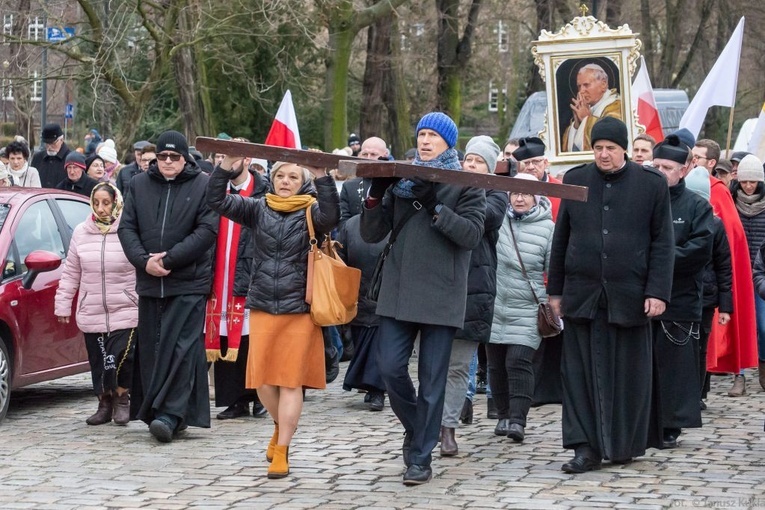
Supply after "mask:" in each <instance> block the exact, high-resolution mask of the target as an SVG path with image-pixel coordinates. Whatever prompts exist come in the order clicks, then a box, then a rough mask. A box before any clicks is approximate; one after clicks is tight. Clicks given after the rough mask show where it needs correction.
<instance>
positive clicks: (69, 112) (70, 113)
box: [64, 103, 74, 119]
mask: <svg viewBox="0 0 765 510" xmlns="http://www.w3.org/2000/svg"><path fill="white" fill-rule="evenodd" d="M64 118H66V119H73V118H74V105H73V104H72V103H66V109H65V110H64Z"/></svg>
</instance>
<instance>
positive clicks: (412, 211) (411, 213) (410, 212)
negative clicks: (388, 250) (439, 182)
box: [388, 206, 419, 246]
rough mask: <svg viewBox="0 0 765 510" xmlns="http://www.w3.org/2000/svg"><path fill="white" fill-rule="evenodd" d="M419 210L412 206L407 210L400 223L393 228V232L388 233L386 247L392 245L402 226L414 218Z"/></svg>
mask: <svg viewBox="0 0 765 510" xmlns="http://www.w3.org/2000/svg"><path fill="white" fill-rule="evenodd" d="M418 210H419V209H417V208H415V207H414V206H412V208H411V209H409V210H407V212H406V213H405V214H404V217H403V218H401V221H399V222H398V225H396V226H395V227H393V230H392V231H391V233H390V237H389V238H388V245H391V246H392V245H393V243H394V242H395V241H396V238H397V237H398V234H399V232H401V229H403V228H404V225H405V224H406V222H407V221H409V219H410V218H411V217H412V216H414V215H415V214H416V213H417V211H418Z"/></svg>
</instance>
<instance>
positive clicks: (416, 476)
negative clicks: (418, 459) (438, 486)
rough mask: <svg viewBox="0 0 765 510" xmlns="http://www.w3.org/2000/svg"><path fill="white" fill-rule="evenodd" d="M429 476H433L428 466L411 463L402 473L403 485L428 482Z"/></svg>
mask: <svg viewBox="0 0 765 510" xmlns="http://www.w3.org/2000/svg"><path fill="white" fill-rule="evenodd" d="M431 478H433V470H432V469H430V466H421V465H419V464H412V465H411V466H409V467H408V468H406V473H404V485H422V484H424V483H428V482H429V481H430V479H431Z"/></svg>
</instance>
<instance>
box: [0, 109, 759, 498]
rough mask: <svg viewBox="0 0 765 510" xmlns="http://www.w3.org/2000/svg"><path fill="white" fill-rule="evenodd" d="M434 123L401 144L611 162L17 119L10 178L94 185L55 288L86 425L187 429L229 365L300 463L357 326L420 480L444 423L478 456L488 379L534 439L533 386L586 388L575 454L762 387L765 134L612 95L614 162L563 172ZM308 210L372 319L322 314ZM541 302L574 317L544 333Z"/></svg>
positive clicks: (535, 145)
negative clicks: (390, 173)
mask: <svg viewBox="0 0 765 510" xmlns="http://www.w3.org/2000/svg"><path fill="white" fill-rule="evenodd" d="M415 132H416V147H415V148H413V149H411V150H410V151H407V153H406V154H404V155H402V156H404V157H403V158H402V159H406V160H408V161H409V162H410V163H411V164H413V165H417V166H423V167H429V168H431V169H437V170H439V171H446V172H468V173H475V174H498V175H499V170H500V165H498V162H500V161H507V164H503V165H501V169H502V171H503V172H504V173H505V175H506V178H508V179H517V180H528V181H533V182H548V183H553V184H556V183H558V184H559V183H561V182H562V183H564V184H574V185H579V186H586V187H587V188H588V190H589V191H588V193H589V195H588V200H587V201H586V202H578V201H573V200H565V199H563V200H562V199H559V198H555V197H547V196H543V195H541V194H533V193H521V192H509V193H508V192H504V191H498V190H489V189H483V188H482V187H470V186H458V185H452V184H445V183H441V182H438V183H436V182H430V181H427V180H424V179H422V178H419V177H413V178H408V179H400V178H392V177H378V178H367V177H365V178H361V177H352V178H348V177H346V176H344V175H342V174H338V173H337V172H336V171H335V170H334V169H328V168H318V167H314V166H309V165H308V164H302V165H297V164H293V163H287V162H271V164H269V163H268V162H266V161H262V160H256V159H252V158H246V157H239V156H236V155H226V154H212V155H210V156H209V158H205V157H204V155H203V154H201V153H199V152H198V151H196V150H195V149H194V148H193V147H189V144H188V141H187V139H186V138H185V136H184V135H182V134H181V133H179V132H176V131H166V132H164V133H162V134H161V135H160V136H159V137H158V138H157V139H156V142H154V143H152V142H150V141H145V140H144V141H138V142H136V143H135V144H134V145H133V147H132V154H130V156H131V158H130V159H131V161H125V163H126V164H122V163H121V162H120V160H119V158H118V153H117V149H118V148H117V147H116V146H115V144H114V141H113V140H112V139H106V140H102V138H101V135H100V134H99V133H98V132H97V131H95V130H91V131H90V132H89V133H88V136H87V137H86V143H85V144H84V148H82V149H76V150H70V148H69V147H68V146H67V144H66V143H65V141H64V139H63V133H62V132H61V128H60V126H58V125H56V124H50V125H46V126H44V128H43V132H42V140H43V144H44V150H42V151H40V152H37V153H35V154H34V155H32V154H31V151H30V149H29V147H28V145H27V144H26V141H25V140H23V139H21V138H17V139H16V140H14V141H13V142H11V143H9V144H8V145H7V146H6V147H5V148H4V149H3V150H2V152H0V157H1V158H2V159H1V161H2V162H1V163H0V182H2V183H3V185H6V186H21V187H43V188H45V187H47V188H57V189H63V190H68V191H72V192H75V193H79V194H82V195H84V196H86V197H88V198H89V199H90V204H91V209H92V214H91V215H90V216H89V217H88V218H83V220H84V221H83V223H81V224H80V225H79V226H77V228H76V229H75V231H74V233H73V235H72V239H71V243H70V246H69V252H68V255H67V257H66V260H65V265H64V271H63V275H62V278H61V282H60V284H59V288H58V291H57V294H56V305H55V314H56V316H57V317H58V320H59V321H60V322H69V321H71V320H72V317H71V316H72V315H73V313H74V316H75V318H74V319H75V320H76V322H77V325H78V326H79V328H80V329H81V330H82V331H83V333H84V334H85V342H86V348H87V352H88V359H89V362H90V366H91V372H92V380H93V389H94V393H95V395H96V397H97V398H98V407H97V409H96V411H95V413H94V414H93V415H92V416H90V417H88V418H87V419H86V423H87V424H88V425H102V424H106V423H109V422H112V421H113V422H114V423H116V424H118V425H125V424H127V423H128V422H129V421H130V420H141V421H143V422H145V423H146V424H147V425H148V427H149V432H150V434H151V435H152V436H153V437H154V438H155V439H156V440H158V441H160V442H163V443H170V442H172V441H173V439H174V438H175V437H177V435H178V434H179V433H182V432H183V431H184V430H185V429H186V428H187V427H189V426H192V427H210V424H211V419H210V418H211V414H210V401H209V399H210V393H209V388H208V370H209V368H210V366H211V365H214V367H215V369H214V374H215V376H214V379H215V404H216V406H218V407H225V409H224V410H223V411H222V412H220V413H219V414H217V418H218V419H221V420H224V419H232V418H239V417H243V416H247V415H249V414H250V412H251V413H252V415H253V416H255V417H264V416H265V415H266V414H268V416H269V417H270V418H271V419H272V420H273V424H274V429H273V435H272V438H271V440H270V441H269V443H268V445H267V447H266V449H265V450H266V451H265V457H266V460H267V462H268V463H269V467H268V470H267V476H268V478H283V477H286V476H288V475H289V472H290V470H289V448H290V444H291V442H292V438H293V436H294V434H295V433H296V431H297V429H298V425H299V420H300V416H301V413H302V410H303V401H304V395H305V391H306V389H323V388H325V387H326V385H327V384H328V382H331V380H332V379H333V377H332V376H331V375H330V372H331V371H332V369H331V363H330V360H329V358H330V357H331V355H329V354H328V353H332V352H334V351H337V350H345V351H346V353H347V358H348V359H349V360H350V363H349V365H348V369H347V370H346V374H345V378H344V380H343V383H342V386H343V389H345V390H348V391H352V390H358V391H360V392H363V393H364V395H365V396H364V401H365V403H366V404H367V405H368V409H369V410H370V411H376V412H379V411H382V410H383V409H384V407H385V401H386V397H387V399H388V401H389V405H390V407H391V409H392V411H393V413H394V414H395V415H396V417H397V418H398V420H399V421H400V423H401V426H402V429H403V430H402V433H403V434H402V435H403V440H402V460H403V463H404V465H405V472H404V474H403V483H404V484H406V485H419V484H423V483H427V482H428V481H429V480H430V479H431V478H432V475H433V471H432V463H433V456H432V453H433V451H434V450H435V449H436V448H437V447H438V451H439V453H440V456H441V457H453V456H456V455H459V445H458V437H457V430H458V429H459V427H460V426H461V425H462V426H464V425H470V424H471V423H472V421H473V419H472V417H473V400H474V399H475V395H476V394H477V393H485V394H486V395H487V398H488V403H489V404H490V405H489V406H488V407H489V418H492V419H495V420H496V423H495V426H494V429H493V433H494V435H496V436H500V437H508V438H510V439H511V440H512V441H514V442H523V441H524V440H525V438H526V435H527V429H528V422H527V420H528V415H529V410H530V408H531V406H533V405H542V404H546V403H561V404H562V406H563V414H562V423H561V428H562V443H563V447H564V448H565V449H569V450H572V451H573V458H572V459H571V460H570V461H568V462H566V463H565V464H563V466H562V470H563V471H565V472H567V473H584V472H587V471H591V470H595V469H601V468H602V463H603V461H610V462H611V463H613V464H624V463H629V462H632V461H633V460H634V459H635V458H637V457H640V456H642V455H644V454H645V452H646V450H647V449H648V448H677V447H678V445H679V444H680V443H679V438H680V436H681V434H682V432H683V430H684V429H687V428H694V427H701V426H702V424H703V419H702V411H703V410H704V409H705V408H706V404H705V402H704V400H705V399H706V396H707V392H708V389H709V379H710V374H712V373H718V374H730V375H732V378H733V381H732V382H733V385H732V387H731V389H730V391H729V392H728V395H729V396H731V397H742V396H744V395H746V392H747V387H746V375H747V372H746V370H747V369H750V368H754V367H757V368H758V369H759V384H760V386H762V388H763V390H765V360H763V358H765V262H764V261H765V252H764V250H765V169H764V168H763V163H762V161H760V160H759V159H758V158H757V157H756V156H755V155H752V154H746V153H733V154H732V155H731V157H730V158H729V159H728V160H725V159H721V150H720V147H719V145H718V144H717V143H715V142H714V141H712V140H695V139H694V137H693V136H692V135H691V133H689V132H688V131H687V130H680V131H679V132H677V133H675V134H672V135H669V136H667V137H666V138H665V139H664V140H663V141H662V142H661V143H658V144H657V143H656V142H655V140H653V139H652V138H650V137H649V136H647V135H644V134H643V135H639V136H638V137H637V138H636V139H635V140H632V141H630V140H629V138H628V131H627V127H626V126H625V124H624V123H623V122H622V121H620V120H618V119H615V118H612V117H604V118H602V119H601V120H599V121H598V122H596V123H595V124H594V125H593V126H592V130H591V144H592V151H593V159H594V161H593V162H591V163H588V164H583V165H580V166H577V167H574V168H572V169H570V170H568V171H567V172H565V174H564V175H563V177H562V181H561V180H558V179H556V178H555V177H553V176H552V175H550V164H549V161H548V159H547V158H546V156H545V154H546V146H545V143H544V141H543V140H541V139H539V138H536V137H529V138H523V139H520V140H509V141H508V142H507V143H506V144H505V146H504V147H499V146H498V145H497V144H496V143H495V142H494V140H493V139H492V138H491V137H488V136H476V137H473V138H472V139H470V140H469V142H468V143H467V145H466V146H465V149H464V151H459V150H457V142H458V129H457V126H456V124H455V123H454V122H453V120H452V119H451V118H449V117H448V116H447V115H445V114H444V113H441V112H431V113H428V114H427V115H425V116H423V117H422V118H421V119H420V121H419V123H418V124H417V127H416V130H415ZM219 137H221V135H219ZM235 140H238V141H243V142H246V141H247V140H245V139H242V138H238V139H235ZM348 142H349V145H348V147H347V148H343V149H339V150H336V151H335V153H337V154H342V155H347V156H356V157H359V158H364V159H369V160H373V161H388V160H392V159H394V158H393V155H391V153H390V150H389V149H388V146H387V144H386V142H385V141H384V140H383V139H381V138H379V137H377V136H371V137H369V138H367V139H365V140H362V139H361V138H360V137H358V136H357V135H355V134H352V135H351V136H350V137H349V140H348ZM630 142H631V143H630ZM630 145H631V146H632V154H631V155H630V154H628V149H629V147H630ZM307 161H310V158H308V159H307ZM309 221H310V222H311V226H312V227H313V229H314V230H315V231H316V232H317V233H318V234H319V235H318V236H317V237H319V238H323V237H324V236H325V234H326V235H331V236H335V237H336V238H337V240H338V241H339V243H340V245H339V246H340V254H341V256H342V257H343V258H344V259H345V261H346V262H347V263H348V264H349V265H351V266H353V267H358V268H359V269H361V272H362V282H361V289H360V293H359V303H358V314H357V316H356V317H355V318H354V320H353V321H352V322H351V323H350V324H348V325H341V326H338V327H331V328H322V327H320V326H317V325H316V324H314V322H313V321H312V320H311V316H310V313H309V312H310V305H309V304H308V303H307V302H306V299H305V298H306V279H307V275H308V272H309V269H308V267H307V253H308V249H309V235H308V232H309V224H308V222H309ZM78 292H79V298H76V296H77V294H78ZM540 302H542V303H544V302H549V304H550V305H551V307H552V309H553V310H554V312H555V314H556V315H557V317H559V318H561V319H562V323H563V331H562V333H560V334H558V335H556V336H552V337H546V338H543V336H542V335H541V334H540V330H539V326H538V321H539V316H538V306H539V303H540ZM328 347H329V348H328ZM415 350H416V359H417V381H418V387H415V383H414V382H413V380H412V378H411V376H410V371H409V364H410V359H412V357H413V355H414V352H415ZM758 353H759V354H758ZM334 361H335V362H336V361H337V360H336V359H335V360H334ZM335 370H336V366H335ZM250 404H252V411H250ZM439 445H440V446H439Z"/></svg>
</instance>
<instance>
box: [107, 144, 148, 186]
mask: <svg viewBox="0 0 765 510" xmlns="http://www.w3.org/2000/svg"><path fill="white" fill-rule="evenodd" d="M148 145H151V142H149V141H148V140H139V141H137V142H136V143H134V144H133V154H134V155H135V161H133V162H132V163H129V164H127V165H125V166H123V167H122V168H121V169H120V172H119V173H118V174H117V182H115V183H114V184H115V185H116V186H117V189H118V190H120V193H122V196H123V197H124V196H125V191H126V190H127V187H128V186H127V185H128V183H129V182H130V179H132V178H133V176H134V175H137V174H139V173H141V154H142V151H143V149H144V147H146V146H148Z"/></svg>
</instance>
